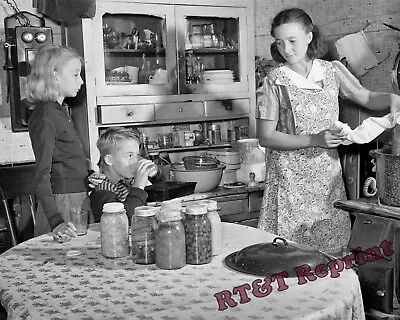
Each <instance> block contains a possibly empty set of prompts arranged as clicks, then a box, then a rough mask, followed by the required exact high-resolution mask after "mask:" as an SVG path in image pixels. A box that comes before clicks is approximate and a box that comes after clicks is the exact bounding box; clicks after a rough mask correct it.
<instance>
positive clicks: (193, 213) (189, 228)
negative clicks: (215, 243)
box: [184, 205, 212, 264]
mask: <svg viewBox="0 0 400 320" xmlns="http://www.w3.org/2000/svg"><path fill="white" fill-rule="evenodd" d="M184 227H185V242H186V263H188V264H205V263H209V262H211V260H212V244H211V221H210V219H209V218H208V217H207V207H206V206H203V205H191V206H188V207H186V215H185V221H184Z"/></svg>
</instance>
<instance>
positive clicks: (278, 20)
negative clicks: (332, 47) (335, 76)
mask: <svg viewBox="0 0 400 320" xmlns="http://www.w3.org/2000/svg"><path fill="white" fill-rule="evenodd" d="M290 22H296V23H298V24H300V25H303V26H304V29H305V31H306V32H312V33H313V39H312V40H311V42H310V44H309V45H308V49H307V56H308V57H309V58H310V59H314V58H321V57H322V56H324V55H325V53H326V44H325V43H324V41H323V40H322V36H321V34H320V32H319V30H318V27H317V26H315V25H314V24H313V22H312V19H311V18H310V16H309V15H308V14H307V13H306V12H305V11H304V10H302V9H300V8H291V9H286V10H283V11H281V12H279V13H278V14H277V15H276V16H275V18H274V20H273V21H272V24H271V36H272V37H274V30H275V28H276V27H279V26H280V25H282V24H285V23H290ZM271 55H272V58H273V59H274V60H275V61H277V62H286V60H285V58H284V57H282V55H281V54H280V53H279V51H278V48H277V46H276V43H275V42H273V43H272V44H271Z"/></svg>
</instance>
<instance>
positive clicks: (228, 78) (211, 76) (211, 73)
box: [203, 70, 234, 82]
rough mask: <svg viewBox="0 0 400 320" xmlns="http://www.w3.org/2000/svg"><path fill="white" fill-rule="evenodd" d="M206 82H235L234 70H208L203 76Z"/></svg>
mask: <svg viewBox="0 0 400 320" xmlns="http://www.w3.org/2000/svg"><path fill="white" fill-rule="evenodd" d="M203 79H204V82H233V81H234V75H233V71H232V70H206V71H204V74H203Z"/></svg>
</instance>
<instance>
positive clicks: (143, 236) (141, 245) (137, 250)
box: [131, 206, 159, 264]
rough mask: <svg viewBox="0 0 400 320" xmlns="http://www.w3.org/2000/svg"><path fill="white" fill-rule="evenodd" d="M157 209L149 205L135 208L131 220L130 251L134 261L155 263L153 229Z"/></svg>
mask: <svg viewBox="0 0 400 320" xmlns="http://www.w3.org/2000/svg"><path fill="white" fill-rule="evenodd" d="M158 211H159V209H158V208H156V207H151V206H140V207H137V208H135V214H134V215H133V216H132V220H131V238H132V245H131V252H132V261H133V262H134V263H137V264H153V263H155V230H156V229H157V219H156V214H157V212H158Z"/></svg>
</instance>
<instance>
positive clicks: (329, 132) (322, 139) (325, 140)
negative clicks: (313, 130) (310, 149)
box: [312, 127, 347, 148]
mask: <svg viewBox="0 0 400 320" xmlns="http://www.w3.org/2000/svg"><path fill="white" fill-rule="evenodd" d="M346 137H347V134H346V133H344V132H343V131H342V130H341V129H338V128H335V127H332V128H329V129H325V130H322V131H321V132H319V133H317V134H315V135H313V136H312V141H313V143H312V144H313V145H314V146H316V147H321V148H336V147H337V146H338V145H340V144H341V143H342V142H343V141H344V140H346Z"/></svg>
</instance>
